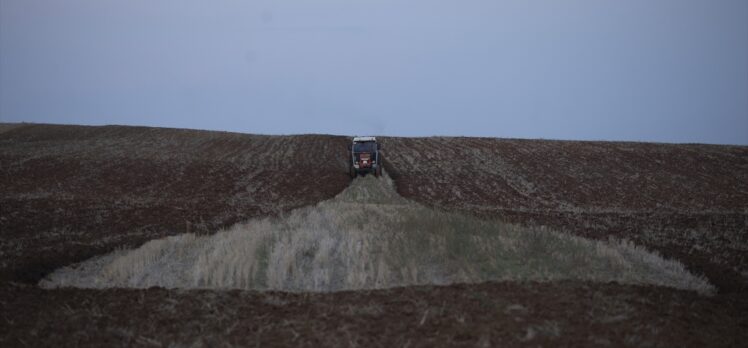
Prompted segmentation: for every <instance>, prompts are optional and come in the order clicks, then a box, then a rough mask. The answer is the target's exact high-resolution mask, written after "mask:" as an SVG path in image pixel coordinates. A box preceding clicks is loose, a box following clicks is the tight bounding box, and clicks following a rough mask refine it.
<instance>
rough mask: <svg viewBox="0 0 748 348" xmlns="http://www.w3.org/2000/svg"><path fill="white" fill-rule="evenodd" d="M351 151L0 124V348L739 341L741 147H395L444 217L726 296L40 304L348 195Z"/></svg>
mask: <svg viewBox="0 0 748 348" xmlns="http://www.w3.org/2000/svg"><path fill="white" fill-rule="evenodd" d="M348 142H349V139H348V138H345V137H335V136H320V135H301V136H256V135H244V134H234V133H222V132H207V131H191V130H174V129H158V128H142V127H77V126H48V125H2V127H0V238H1V239H0V271H1V272H0V316H1V317H0V346H3V347H15V346H250V345H253V346H254V345H262V346H273V345H295V346H315V347H316V346H372V345H373V346H440V345H455V346H476V345H477V346H506V345H526V346H538V345H544V346H591V345H595V346H599V345H613V346H622V345H630V346H667V347H671V346H739V345H742V344H743V343H744V342H746V341H748V296H746V285H745V284H746V270H748V263H747V261H746V259H745V254H746V248H748V241H747V238H748V237H747V235H748V232H747V229H746V224H747V221H748V198H747V197H748V148H745V147H729V146H706V145H668V144H637V143H604V142H558V141H540V140H537V141H530V140H498V139H475V138H424V139H408V138H387V139H384V146H385V151H386V159H387V163H386V168H387V170H388V172H389V173H390V175H391V176H392V178H393V179H394V181H395V185H396V187H397V190H398V192H399V193H400V194H401V195H402V196H404V197H406V198H409V199H411V200H414V201H417V202H420V203H424V204H426V205H429V206H432V207H436V208H438V209H444V210H450V211H460V212H465V213H469V214H474V215H477V216H479V217H483V218H489V219H497V218H498V219H500V220H504V221H507V222H512V223H519V224H522V225H528V226H533V225H544V226H549V227H550V228H552V229H556V230H560V231H567V232H570V233H572V234H577V235H581V236H584V237H591V238H598V239H605V238H607V237H609V236H613V237H615V238H626V239H630V240H632V241H634V242H635V243H637V244H640V245H645V246H647V247H649V248H650V249H652V250H656V251H659V252H661V253H662V254H663V255H665V256H666V257H669V258H673V259H676V260H679V261H681V262H683V263H685V264H686V266H688V267H689V269H691V271H693V272H694V273H697V274H699V273H701V274H705V275H706V276H707V278H708V279H709V280H710V281H711V282H712V283H713V284H714V285H716V286H717V287H718V291H719V293H718V294H715V295H714V296H703V295H699V294H697V293H696V292H693V291H684V290H676V289H672V288H666V287H656V286H635V285H622V284H617V283H595V282H584V281H557V282H541V283H537V282H498V283H483V284H474V285H468V284H457V285H449V286H410V287H402V288H394V289H384V290H365V291H346V292H334V293H295V294H294V293H283V292H257V291H247V290H230V291H229V290H167V289H161V288H150V289H107V290H94V289H72V288H62V289H53V290H45V289H41V288H39V287H38V286H37V285H36V282H37V281H38V280H39V279H41V277H43V276H44V275H45V274H48V273H49V272H51V271H52V270H54V269H56V268H58V267H62V266H65V265H68V264H70V263H72V262H78V261H82V260H84V259H87V258H88V257H91V256H94V255H99V254H103V253H106V252H109V251H112V250H115V249H117V248H131V247H135V246H138V245H141V244H143V243H145V242H146V241H148V240H151V239H155V238H160V237H163V236H167V235H176V234H180V233H184V232H192V233H196V234H212V233H215V232H217V231H218V230H219V229H220V228H223V227H228V226H230V225H233V224H234V223H236V222H239V221H244V220H246V219H249V218H252V217H261V216H267V215H277V214H283V213H284V212H286V211H289V210H291V209H294V208H297V207H301V206H305V205H310V204H314V203H316V202H319V201H322V200H326V199H330V198H332V197H334V196H335V195H336V194H338V193H340V192H341V191H342V190H343V189H345V188H346V187H347V186H348V184H349V182H350V179H349V178H348V177H347V170H346V169H347V168H346V162H345V160H346V150H345V149H346V145H347V144H348Z"/></svg>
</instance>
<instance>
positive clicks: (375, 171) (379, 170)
mask: <svg viewBox="0 0 748 348" xmlns="http://www.w3.org/2000/svg"><path fill="white" fill-rule="evenodd" d="M374 176H375V177H377V178H378V177H380V176H382V167H380V166H377V169H376V170H374Z"/></svg>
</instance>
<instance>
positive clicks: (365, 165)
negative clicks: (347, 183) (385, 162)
mask: <svg viewBox="0 0 748 348" xmlns="http://www.w3.org/2000/svg"><path fill="white" fill-rule="evenodd" d="M381 149H382V145H381V144H379V143H377V138H375V137H354V138H353V144H351V147H350V148H349V149H348V152H349V153H350V166H349V167H350V169H349V173H350V175H351V178H355V177H356V176H357V175H359V174H361V175H365V174H367V173H373V174H374V176H376V177H379V176H380V175H382V155H381V153H380V151H379V150H381Z"/></svg>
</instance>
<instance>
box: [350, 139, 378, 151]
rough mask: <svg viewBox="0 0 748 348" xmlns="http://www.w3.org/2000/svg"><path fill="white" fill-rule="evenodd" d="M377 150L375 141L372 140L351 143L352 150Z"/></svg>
mask: <svg viewBox="0 0 748 348" xmlns="http://www.w3.org/2000/svg"><path fill="white" fill-rule="evenodd" d="M375 151H377V143H375V142H373V141H367V142H365V143H356V144H354V145H353V152H375Z"/></svg>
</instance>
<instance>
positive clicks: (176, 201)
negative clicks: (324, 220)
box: [0, 125, 350, 282]
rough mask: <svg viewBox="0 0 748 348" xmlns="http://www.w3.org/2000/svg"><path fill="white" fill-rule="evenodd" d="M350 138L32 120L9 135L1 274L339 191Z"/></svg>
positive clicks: (1, 148) (20, 276) (18, 275)
mask: <svg viewBox="0 0 748 348" xmlns="http://www.w3.org/2000/svg"><path fill="white" fill-rule="evenodd" d="M348 141H349V140H348V139H347V138H344V137H333V136H320V135H302V136H293V137H290V136H289V137H284V136H256V135H245V134H234V133H224V132H205V131H191V130H176V129H159V128H144V127H117V126H111V127H77V126H51V125H26V126H22V127H15V128H11V129H10V130H8V131H6V132H4V133H0V206H1V207H2V210H1V211H0V238H2V240H1V241H0V280H16V281H28V282H36V281H38V280H39V279H40V278H41V277H42V276H43V275H45V274H46V273H48V272H50V271H52V270H53V269H55V268H57V267H60V266H62V265H66V264H70V263H73V262H78V261H82V260H84V259H87V258H89V257H91V256H94V255H97V254H101V253H105V252H108V251H111V250H113V249H114V248H118V247H134V246H137V245H140V244H142V243H145V242H146V241H148V240H151V239H155V238H160V237H163V236H166V235H174V234H179V233H185V232H193V233H214V232H216V231H217V230H218V229H219V228H222V227H227V226H230V225H233V224H234V223H236V222H239V221H243V220H246V219H249V218H252V217H258V216H267V215H271V214H277V213H279V212H282V211H287V210H290V209H293V208H297V207H300V206H304V205H309V204H313V203H316V202H319V201H321V200H325V199H328V198H331V197H333V196H334V195H335V194H337V193H338V192H340V191H342V190H343V189H344V188H345V187H346V186H347V185H348V183H349V182H350V178H349V177H348V176H347V167H346V162H345V155H346V153H347V152H346V146H347V142H348Z"/></svg>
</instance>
